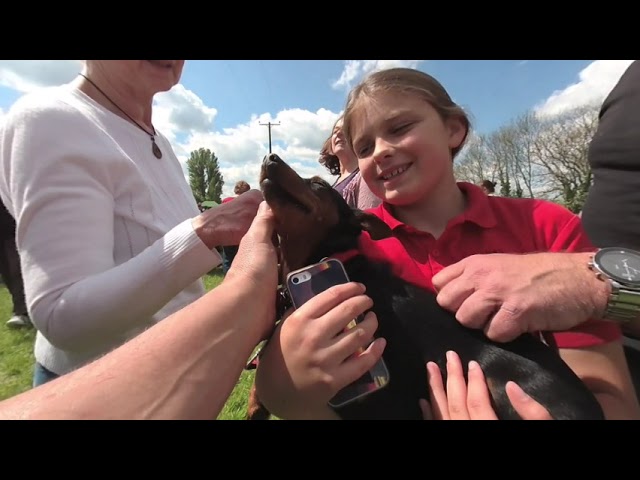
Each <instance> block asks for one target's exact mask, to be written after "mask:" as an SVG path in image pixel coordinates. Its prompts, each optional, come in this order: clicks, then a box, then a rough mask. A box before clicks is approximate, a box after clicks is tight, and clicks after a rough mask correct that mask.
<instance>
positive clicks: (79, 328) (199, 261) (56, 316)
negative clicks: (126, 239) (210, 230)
mask: <svg viewBox="0 0 640 480" xmlns="http://www.w3.org/2000/svg"><path fill="white" fill-rule="evenodd" d="M219 258H220V257H219V255H218V254H217V252H212V251H210V250H209V249H207V248H206V246H205V245H204V244H202V242H201V241H200V239H199V238H198V237H197V236H196V235H195V234H194V232H193V230H192V229H191V227H190V224H189V222H188V221H186V222H183V223H182V224H180V225H178V226H177V227H175V228H174V229H173V230H171V231H170V232H168V233H167V234H166V235H165V236H164V237H163V238H161V239H159V240H157V241H156V242H155V243H154V244H153V245H151V246H150V247H148V248H147V249H146V250H144V251H143V252H141V253H140V254H138V255H137V256H135V257H133V258H132V259H130V260H128V261H127V262H125V263H123V264H121V265H118V266H113V267H110V268H107V269H106V270H105V271H103V272H102V273H98V274H91V275H88V276H87V277H85V278H81V279H79V280H77V281H75V278H73V277H72V281H75V282H74V283H73V284H72V285H71V286H69V287H68V288H67V287H65V286H64V283H65V282H64V281H63V280H62V278H69V277H68V276H67V277H60V278H59V279H58V278H49V279H48V280H47V282H48V283H47V284H46V285H42V286H41V288H47V287H49V288H51V287H54V288H55V289H54V290H53V293H51V294H49V295H48V296H46V297H44V298H43V299H42V300H41V301H39V302H37V303H35V304H34V305H33V307H32V310H33V317H34V322H35V323H36V325H37V326H38V328H40V329H41V330H42V331H43V333H44V335H45V336H46V337H47V338H48V339H49V341H51V342H52V343H53V344H54V345H56V346H57V347H60V348H64V349H74V348H76V347H77V346H78V345H81V346H82V347H83V348H86V347H88V346H90V345H91V344H92V343H93V342H94V341H97V342H104V339H105V338H110V337H114V336H118V335H122V333H123V332H126V331H127V330H129V329H131V328H132V327H135V326H144V325H145V324H148V322H150V320H151V317H152V316H153V315H154V314H155V313H156V312H157V311H158V310H160V309H161V308H162V307H163V306H164V305H166V304H167V303H168V302H169V301H170V300H171V299H172V298H173V297H175V296H176V295H177V294H178V293H179V292H180V291H181V290H183V289H184V288H186V287H187V286H189V285H191V284H192V283H193V282H195V281H197V280H198V279H199V278H200V277H201V276H202V275H204V274H205V273H206V272H207V271H209V270H211V268H213V266H214V265H215V264H217V263H218V262H219ZM49 262H50V263H51V262H56V259H55V258H52V259H50V260H49ZM76 262H83V259H82V254H80V253H79V254H78V255H77V256H76V258H75V260H74V261H73V262H70V263H76ZM88 262H89V260H88ZM86 274H88V272H87V273H86ZM67 281H68V280H67ZM55 283H58V285H57V286H56V285H55ZM57 292H61V293H57Z"/></svg>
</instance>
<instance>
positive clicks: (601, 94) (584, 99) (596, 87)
mask: <svg viewBox="0 0 640 480" xmlns="http://www.w3.org/2000/svg"><path fill="white" fill-rule="evenodd" d="M632 62H633V60H596V61H594V62H592V63H590V64H589V65H588V66H587V67H586V68H585V69H584V70H582V71H581V72H580V74H579V77H578V78H579V80H578V82H576V83H574V84H572V85H569V86H568V87H566V88H565V89H563V90H557V91H555V92H553V94H552V95H551V96H550V97H549V98H548V99H546V100H545V101H544V102H542V103H541V104H540V105H538V106H536V107H535V109H534V110H535V111H536V113H537V114H538V115H541V116H546V115H556V114H558V113H561V112H563V111H565V110H569V109H571V108H574V107H578V106H582V105H588V104H593V103H601V102H602V101H603V100H604V99H605V97H606V96H607V95H608V94H609V92H610V91H611V89H612V88H613V87H614V86H615V84H616V83H617V82H618V80H619V79H620V77H621V76H622V74H623V73H624V72H625V70H626V69H627V68H628V67H629V65H630V64H631V63H632Z"/></svg>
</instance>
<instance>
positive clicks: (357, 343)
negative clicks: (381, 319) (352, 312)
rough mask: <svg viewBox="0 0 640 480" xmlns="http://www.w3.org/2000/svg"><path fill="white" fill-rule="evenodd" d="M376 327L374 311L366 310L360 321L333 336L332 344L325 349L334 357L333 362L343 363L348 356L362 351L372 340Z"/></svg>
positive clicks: (376, 321)
mask: <svg viewBox="0 0 640 480" xmlns="http://www.w3.org/2000/svg"><path fill="white" fill-rule="evenodd" d="M377 329H378V320H377V318H376V315H375V313H373V312H368V313H367V314H366V315H365V317H364V320H363V321H362V322H360V323H358V324H356V325H354V326H353V327H352V328H349V329H348V330H347V331H345V332H342V333H341V334H340V335H338V336H337V337H335V339H334V341H333V345H331V346H329V347H328V348H327V349H326V350H325V351H326V353H327V355H328V356H331V358H333V359H335V360H334V362H337V363H338V364H340V363H343V362H345V361H346V360H347V359H348V358H349V357H352V356H354V355H360V354H361V353H363V352H364V351H365V350H366V348H367V347H368V346H369V344H370V343H371V342H372V341H373V334H374V333H375V332H376V330H377ZM331 363H333V362H331Z"/></svg>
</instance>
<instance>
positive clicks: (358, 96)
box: [342, 68, 471, 158]
mask: <svg viewBox="0 0 640 480" xmlns="http://www.w3.org/2000/svg"><path fill="white" fill-rule="evenodd" d="M381 92H382V93H386V92H398V93H404V94H407V93H409V94H413V95H416V96H419V97H420V98H422V99H423V100H425V101H426V102H428V103H429V104H430V105H431V106H432V107H433V108H434V109H435V110H436V111H437V112H438V114H439V115H440V117H441V118H442V120H447V119H449V118H457V119H458V120H460V122H462V124H463V126H464V128H465V130H466V133H465V136H464V138H463V139H462V142H460V145H458V146H457V147H455V148H452V149H451V157H452V158H455V157H456V155H457V154H458V153H460V150H462V147H463V146H464V143H465V141H466V140H467V138H468V137H469V131H470V130H471V121H470V120H469V117H468V116H467V114H466V112H465V111H464V110H463V109H462V108H461V107H460V106H459V105H457V104H456V103H455V102H454V101H453V100H452V99H451V97H450V96H449V94H448V93H447V91H446V90H445V88H444V87H443V86H442V84H440V82H438V81H437V80H436V79H435V78H433V77H432V76H431V75H429V74H427V73H424V72H421V71H420V70H414V69H412V68H390V69H388V70H381V71H378V72H375V73H372V74H371V75H369V76H368V77H367V78H365V79H364V80H363V81H362V82H361V83H360V84H359V85H357V86H356V87H354V88H353V90H351V92H350V93H349V97H348V99H347V106H346V107H345V110H344V115H343V123H342V131H343V133H344V136H345V138H346V140H347V144H348V145H349V147H350V148H351V149H353V137H352V132H353V117H354V113H355V112H356V111H357V110H358V107H359V105H360V102H361V101H362V100H363V99H366V98H375V96H376V95H377V94H379V93H381Z"/></svg>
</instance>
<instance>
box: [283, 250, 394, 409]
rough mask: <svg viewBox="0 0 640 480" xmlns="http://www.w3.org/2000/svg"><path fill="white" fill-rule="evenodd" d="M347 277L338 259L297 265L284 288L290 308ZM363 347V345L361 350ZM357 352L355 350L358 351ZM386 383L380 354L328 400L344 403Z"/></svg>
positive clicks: (373, 390)
mask: <svg viewBox="0 0 640 480" xmlns="http://www.w3.org/2000/svg"><path fill="white" fill-rule="evenodd" d="M349 281H350V280H349V277H348V275H347V272H346V270H345V268H344V265H343V264H342V262H341V261H340V260H338V259H335V258H331V259H327V260H324V261H322V262H320V263H316V264H314V265H309V266H307V267H304V268H301V269H299V270H296V271H293V272H291V273H289V275H287V284H286V285H287V290H288V291H289V296H290V297H291V302H292V303H293V306H294V308H296V309H298V308H300V307H301V306H302V305H304V304H305V303H306V302H308V301H309V300H311V299H312V298H313V297H314V296H316V295H318V294H319V293H321V292H323V291H325V290H327V289H328V288H330V287H332V286H334V285H340V284H342V283H348V282H349ZM362 319H363V316H362V315H359V316H358V318H354V319H353V320H352V321H351V322H350V323H349V325H348V326H347V328H346V330H348V329H350V328H353V327H354V326H355V325H356V324H357V323H359V322H361V321H362ZM362 351H364V349H363V350H362ZM362 351H361V352H359V353H362ZM388 383H389V370H388V369H387V366H386V364H385V363H384V360H383V359H382V358H380V360H378V362H377V363H376V364H375V365H374V366H373V368H372V369H371V370H369V371H368V372H367V373H365V374H364V375H363V376H362V377H360V378H359V379H358V380H356V381H355V382H353V383H352V384H351V385H347V386H346V387H345V388H343V389H342V390H340V391H339V392H338V393H337V394H336V395H335V396H334V397H333V398H332V399H331V400H330V401H329V405H330V406H332V407H335V408H338V407H341V406H344V405H347V404H349V403H351V402H354V401H356V400H359V399H362V398H363V397H365V396H367V395H370V394H372V393H374V392H376V391H378V390H380V389H381V388H383V387H385V386H386V385H387V384H388Z"/></svg>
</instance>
